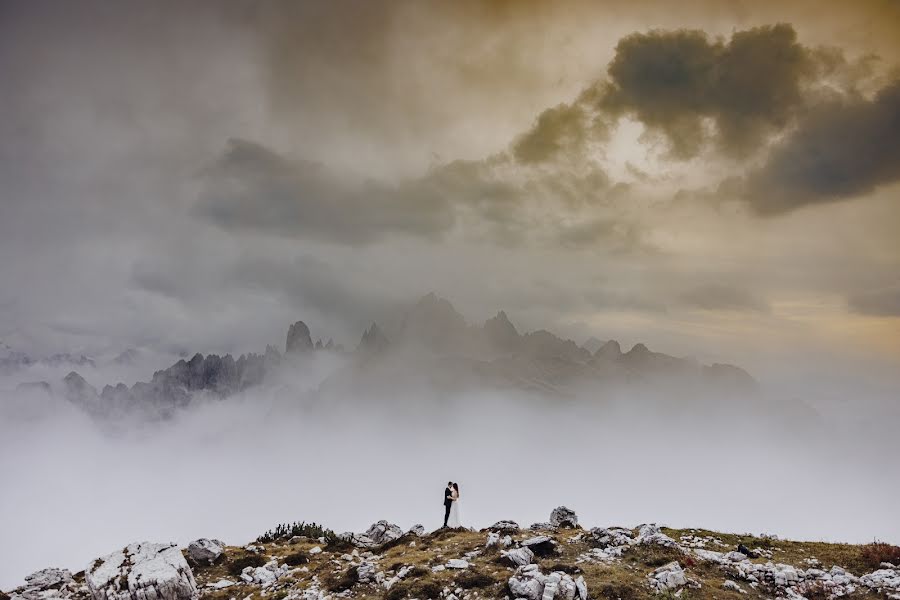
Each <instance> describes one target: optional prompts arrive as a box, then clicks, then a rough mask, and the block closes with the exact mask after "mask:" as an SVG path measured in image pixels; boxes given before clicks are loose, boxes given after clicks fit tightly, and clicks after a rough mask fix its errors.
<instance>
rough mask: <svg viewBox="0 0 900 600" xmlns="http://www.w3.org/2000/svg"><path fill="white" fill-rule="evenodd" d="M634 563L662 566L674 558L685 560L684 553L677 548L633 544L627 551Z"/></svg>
mask: <svg viewBox="0 0 900 600" xmlns="http://www.w3.org/2000/svg"><path fill="white" fill-rule="evenodd" d="M625 556H626V557H627V558H628V559H630V560H631V562H632V563H640V564H642V565H644V566H647V567H653V568H654V569H655V568H656V567H661V566H663V565H665V564H668V563H670V562H672V561H673V560H678V561H680V560H683V559H684V554H682V553H681V552H680V551H679V550H678V549H677V548H667V547H665V546H660V545H657V544H650V545H646V546H644V545H641V546H632V547H631V548H629V549H628V551H627V552H626V553H625Z"/></svg>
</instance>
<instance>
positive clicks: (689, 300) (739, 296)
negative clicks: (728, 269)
mask: <svg viewBox="0 0 900 600" xmlns="http://www.w3.org/2000/svg"><path fill="white" fill-rule="evenodd" d="M680 299H681V302H682V304H684V305H685V306H688V307H692V308H700V309H703V310H737V311H748V310H749V311H754V312H769V310H770V309H769V305H768V304H767V303H766V302H765V301H764V300H763V299H762V298H759V297H758V296H757V295H755V294H754V293H753V292H751V291H750V290H747V289H744V288H741V287H736V286H731V285H725V284H720V283H711V284H706V285H701V286H698V287H695V288H692V289H690V290H688V291H686V292H684V293H683V294H682V295H681V297H680Z"/></svg>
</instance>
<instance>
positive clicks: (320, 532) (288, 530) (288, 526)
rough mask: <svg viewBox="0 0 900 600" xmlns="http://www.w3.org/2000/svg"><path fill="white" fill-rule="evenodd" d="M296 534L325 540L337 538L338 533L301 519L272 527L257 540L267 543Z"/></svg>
mask: <svg viewBox="0 0 900 600" xmlns="http://www.w3.org/2000/svg"><path fill="white" fill-rule="evenodd" d="M295 535H302V536H304V537H308V538H315V539H318V538H322V537H323V538H325V541H328V540H330V539H336V538H337V534H336V533H335V532H333V531H332V530H330V529H325V528H324V527H322V526H321V525H318V524H317V523H307V522H305V521H301V522H298V523H280V524H278V525H276V526H275V528H274V529H270V530H269V531H267V532H265V533H264V534H262V535H261V536H259V537H258V538H256V541H257V542H258V543H260V544H266V543H269V542H275V541H278V540H289V539H291V538H292V537H294V536H295Z"/></svg>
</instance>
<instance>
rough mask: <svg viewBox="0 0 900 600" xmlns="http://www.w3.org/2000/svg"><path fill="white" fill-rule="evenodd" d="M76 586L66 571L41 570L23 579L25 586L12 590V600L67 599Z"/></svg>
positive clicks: (69, 573) (75, 589)
mask: <svg viewBox="0 0 900 600" xmlns="http://www.w3.org/2000/svg"><path fill="white" fill-rule="evenodd" d="M77 588H78V586H77V585H76V584H75V581H74V580H73V579H72V573H71V572H69V570H68V569H56V568H49V569H41V570H40V571H35V572H34V573H32V574H31V575H28V576H27V577H26V578H25V585H23V586H21V587H19V588H16V589H14V590H12V591H11V592H10V594H9V596H10V598H11V599H12V600H51V599H64V598H69V597H71V596H72V595H73V593H75V592H77Z"/></svg>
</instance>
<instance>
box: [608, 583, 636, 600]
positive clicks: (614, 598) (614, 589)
mask: <svg viewBox="0 0 900 600" xmlns="http://www.w3.org/2000/svg"><path fill="white" fill-rule="evenodd" d="M600 596H601V597H603V598H608V599H609V600H633V599H634V598H636V597H637V593H636V591H635V589H634V587H632V586H630V585H627V584H622V583H604V584H603V585H601V586H600Z"/></svg>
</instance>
